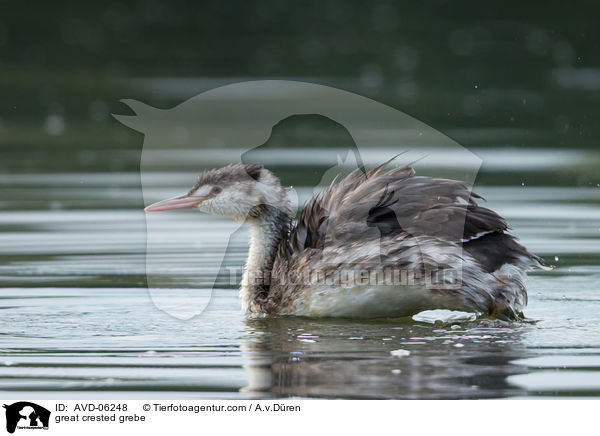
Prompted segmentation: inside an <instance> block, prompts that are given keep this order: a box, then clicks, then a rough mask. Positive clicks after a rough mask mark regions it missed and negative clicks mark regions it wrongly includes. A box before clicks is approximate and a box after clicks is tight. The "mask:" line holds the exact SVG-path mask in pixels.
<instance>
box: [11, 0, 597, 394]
mask: <svg viewBox="0 0 600 436" xmlns="http://www.w3.org/2000/svg"><path fill="white" fill-rule="evenodd" d="M597 9H598V7H597V6H594V5H591V4H590V5H585V7H580V6H578V5H573V4H570V3H569V4H564V2H558V1H552V2H546V3H545V4H544V5H540V4H538V3H535V2H534V3H530V4H525V3H523V2H519V3H514V4H511V3H510V2H508V3H507V2H502V3H497V4H492V3H489V2H484V3H479V4H475V3H473V2H469V3H464V4H461V3H460V2H447V1H432V2H426V3H418V4H417V3H407V2H370V3H365V2H359V1H355V0H351V1H343V2H342V1H337V0H336V1H331V2H327V3H326V4H324V3H323V2H317V1H309V2H302V3H293V2H269V1H259V2H242V1H229V2H193V3H190V2H183V1H170V2H161V1H155V0H144V1H139V2H135V3H132V4H125V3H112V2H108V3H105V2H98V3H96V4H91V3H89V2H88V3H82V2H74V1H58V2H42V1H37V2H27V3H25V2H23V3H18V2H13V3H11V4H10V6H9V7H5V8H3V10H2V14H0V395H2V396H4V397H11V398H15V397H20V398H24V399H29V400H30V399H32V398H39V397H44V396H46V397H51V398H59V397H60V398H81V397H83V396H87V397H90V398H91V397H94V398H97V397H106V398H115V397H119V398H147V397H179V398H180V397H184V396H186V397H193V398H249V397H262V396H267V397H269V396H295V397H306V396H310V397H318V396H325V397H351V398H358V397H361V398H362V397H368V398H490V397H494V398H497V397H525V396H559V397H560V396H596V397H597V396H599V395H600V328H599V327H600V325H599V323H600V310H599V309H600V243H599V242H600V187H599V184H600V174H599V171H598V168H600V157H599V155H598V143H599V138H600V124H599V123H598V122H597V116H596V113H597V108H598V102H599V101H600V100H599V97H600V51H598V49H597V47H598V41H599V40H600V30H599V27H598V25H597V19H596V17H597V16H598V10H597ZM267 78H271V79H291V80H301V81H307V82H314V83H319V84H325V85H330V86H334V87H337V88H341V89H344V90H347V91H350V92H354V93H357V94H360V95H364V96H367V97H370V98H373V99H376V100H378V101H381V102H383V103H385V104H388V105H390V106H392V107H394V108H396V109H397V110H399V111H403V112H405V113H407V114H409V115H411V116H414V117H416V118H417V119H419V120H421V121H423V122H424V123H426V124H428V125H430V126H431V127H432V128H434V129H436V130H438V131H440V132H442V133H444V134H446V135H448V136H449V137H451V138H452V139H454V140H455V141H457V142H458V143H460V144H461V145H463V146H465V147H467V148H469V149H471V150H472V151H473V152H475V153H476V154H478V155H479V156H480V157H481V158H482V159H483V167H482V170H481V171H480V172H479V174H478V176H477V186H476V189H477V191H478V192H480V193H482V194H483V195H484V196H485V197H486V198H487V199H488V206H489V207H491V208H493V209H497V210H498V211H499V212H500V213H502V214H504V215H505V216H506V217H507V218H508V220H509V223H510V225H511V226H512V228H513V231H514V233H515V234H516V235H517V236H519V237H520V238H521V241H522V242H523V243H524V244H525V245H526V246H528V247H529V248H530V249H531V250H532V251H534V252H536V253H538V254H540V255H542V256H543V257H544V258H545V259H546V261H547V263H548V264H552V265H555V266H556V268H555V269H554V271H552V272H537V273H534V274H533V275H531V277H530V281H529V284H528V288H529V295H530V300H529V306H528V308H527V310H526V315H527V316H528V317H529V318H530V319H531V320H532V322H528V323H518V324H504V323H501V322H497V321H496V322H491V321H486V320H480V321H476V322H460V323H452V322H446V323H440V324H437V325H431V324H427V323H424V322H415V321H412V320H395V321H389V322H367V321H362V322H356V321H351V320H345V321H344V320H339V321H316V320H301V319H296V320H294V319H269V320H247V319H245V318H244V317H243V316H242V315H241V313H240V303H239V301H238V300H237V295H236V294H237V293H236V290H235V287H234V286H227V287H222V288H219V289H217V290H215V292H214V293H213V298H212V299H211V302H210V305H209V307H208V309H207V310H206V311H205V312H203V313H202V314H201V315H200V316H198V317H196V318H194V319H193V320H189V321H181V320H177V319H175V318H173V317H171V316H169V315H168V314H165V313H163V312H161V311H159V310H158V309H157V308H156V307H155V306H154V304H153V303H152V300H151V296H150V294H149V292H148V290H147V280H146V268H145V249H146V236H147V234H146V223H145V217H144V214H143V212H142V208H143V200H142V186H141V178H140V173H139V168H140V156H141V150H142V143H143V137H142V135H141V134H139V133H137V132H134V131H133V130H131V129H128V128H126V127H124V126H123V125H121V124H119V123H118V122H116V121H115V120H114V119H113V118H112V117H111V115H110V114H111V113H117V114H131V111H130V110H129V109H128V108H127V107H126V106H125V105H123V104H122V103H119V100H120V99H136V100H140V101H143V102H146V103H148V104H150V105H152V106H155V107H159V108H163V109H165V108H171V107H174V106H176V105H178V104H180V103H181V102H183V101H185V100H187V99H188V98H190V97H193V96H195V95H197V94H198V93H200V92H203V91H205V90H208V89H211V88H214V87H216V86H220V85H224V84H227V83H234V82H239V81H243V80H256V79H267ZM319 123H320V121H319V120H312V122H311V123H308V124H303V121H302V120H299V121H298V120H297V124H296V125H294V124H293V123H291V124H290V125H288V130H286V131H283V132H282V133H281V132H280V133H281V135H279V136H277V135H275V136H274V138H273V141H272V143H271V144H270V145H271V146H272V148H271V149H270V151H269V152H268V153H269V156H270V157H269V159H270V160H269V164H268V166H269V168H272V169H274V170H275V171H276V173H277V174H278V175H279V176H280V177H282V179H283V180H284V181H285V183H286V184H289V185H294V187H295V188H296V190H297V192H298V194H299V196H300V197H301V198H306V196H307V195H309V194H310V193H311V190H312V188H313V187H314V186H315V185H316V183H317V182H318V176H319V174H320V173H319V171H320V170H323V169H324V168H326V167H327V166H328V165H329V164H330V163H331V162H329V164H327V165H322V164H321V167H320V168H319V163H318V160H319V159H320V158H322V157H323V156H324V154H325V150H324V147H335V146H342V147H343V146H347V145H348V144H347V139H348V138H347V134H344V133H343V132H341V133H340V132H339V131H337V133H336V132H335V131H334V130H332V129H331V126H327V125H323V124H319ZM325 124H326V123H325ZM247 145H248V144H243V143H240V144H239V147H241V148H243V147H245V146H247ZM403 145H404V144H398V150H395V152H401V151H403V148H402V147H403ZM431 145H435V144H431ZM171 146H172V144H165V147H166V148H169V147H171ZM204 146H205V144H198V146H197V147H195V148H194V150H195V151H196V152H197V153H199V154H196V155H195V156H197V157H198V158H194V159H190V158H189V156H188V155H186V154H185V152H182V151H181V150H179V151H177V152H176V151H174V150H172V148H170V149H168V150H165V151H164V153H163V154H162V155H161V154H158V155H157V156H158V157H157V159H158V161H159V162H162V161H163V160H164V161H168V162H169V163H170V166H169V167H168V168H164V169H163V170H161V172H157V173H156V174H154V176H155V178H154V180H156V182H155V183H153V184H151V185H150V186H144V195H146V196H147V197H148V198H155V199H161V198H163V197H164V196H166V195H168V194H169V193H170V191H171V190H172V189H175V188H177V189H180V188H182V187H186V188H187V187H188V186H189V183H190V181H193V179H194V177H195V176H196V174H197V173H198V172H199V171H200V170H201V169H202V168H203V167H204V166H213V165H214V166H217V165H220V164H222V163H225V162H226V161H227V159H225V157H228V158H231V159H234V160H237V158H239V151H238V150H232V149H227V150H223V149H216V150H214V149H213V150H205V149H204V148H203V147H204ZM282 147H285V150H284V151H282V150H281V148H282ZM291 149H294V150H295V154H292V153H291V151H290V150H291ZM317 151H318V152H317ZM361 151H364V152H365V155H364V156H363V157H364V158H365V160H366V161H368V163H370V164H376V163H379V162H380V161H381V159H380V156H379V154H378V153H377V150H375V149H373V150H371V149H369V150H361ZM292 156H293V157H292ZM329 161H331V159H329ZM431 173H433V174H435V173H436V169H435V168H432V169H431ZM196 218H197V217H196V215H194V214H190V213H186V212H182V213H175V214H173V215H170V216H168V217H165V218H164V220H165V221H164V225H163V224H161V227H160V228H159V230H160V232H161V235H162V236H163V237H164V238H166V240H169V241H172V242H171V245H170V246H169V249H170V250H171V253H170V255H169V257H168V262H166V265H167V267H168V268H171V267H173V268H178V270H177V271H178V273H177V276H179V275H181V273H182V272H183V273H189V274H192V275H193V274H197V273H198V272H197V271H198V265H201V266H202V267H203V268H207V269H208V270H211V269H215V268H219V266H220V264H219V262H216V261H215V260H214V257H215V256H214V254H215V253H214V252H213V251H211V249H203V250H190V249H189V248H190V247H189V246H187V247H183V245H182V244H183V243H184V242H185V241H189V240H190V238H192V240H194V239H193V238H194V237H197V238H198V240H202V239H203V238H210V242H211V244H212V247H213V248H214V249H215V250H216V249H217V248H219V247H221V246H222V245H221V244H227V240H228V237H229V231H230V228H229V227H228V226H229V224H227V223H224V222H222V221H220V220H216V219H214V220H206V221H204V222H205V223H207V226H203V225H199V224H198V221H195V219H196ZM170 222H171V223H173V224H174V225H171V226H170V225H169V224H170ZM186 232H188V233H189V235H188V233H186ZM244 232H245V230H242V231H241V232H240V233H239V236H240V238H239V239H236V241H235V243H234V244H233V245H232V253H233V254H234V255H233V256H232V258H231V262H232V263H234V264H237V265H239V264H241V263H242V262H243V258H244V253H245V250H246V247H245V245H244V242H243V241H244V239H245V238H244V237H245V233H244ZM192 233H193V234H192ZM174 276H175V275H174ZM200 291H202V290H200ZM172 298H173V301H174V302H175V303H176V302H178V301H180V302H185V300H184V295H177V294H176V293H174V294H173V295H172ZM399 349H402V350H406V351H408V352H410V354H409V355H407V356H404V357H394V356H392V355H391V354H390V352H391V351H393V350H399Z"/></svg>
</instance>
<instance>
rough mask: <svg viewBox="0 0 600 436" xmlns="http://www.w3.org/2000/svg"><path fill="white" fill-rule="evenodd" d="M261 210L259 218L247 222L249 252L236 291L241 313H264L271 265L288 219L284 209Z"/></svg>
mask: <svg viewBox="0 0 600 436" xmlns="http://www.w3.org/2000/svg"><path fill="white" fill-rule="evenodd" d="M261 208H264V210H263V211H262V213H261V214H260V216H259V218H255V219H252V220H250V250H249V252H248V260H247V261H246V268H245V270H244V276H243V278H242V286H241V291H240V295H241V297H242V306H243V308H244V311H245V312H257V313H263V312H266V311H267V309H266V306H267V303H268V300H269V290H270V284H271V274H272V270H273V263H274V262H275V258H276V256H277V251H278V249H279V247H280V245H281V244H282V243H284V241H285V239H286V238H287V236H288V232H289V228H290V223H291V220H292V216H291V211H289V210H288V208H285V209H279V208H275V207H270V206H262V207H261Z"/></svg>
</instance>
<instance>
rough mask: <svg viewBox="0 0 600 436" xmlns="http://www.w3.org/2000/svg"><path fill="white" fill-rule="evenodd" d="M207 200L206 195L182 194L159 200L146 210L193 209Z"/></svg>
mask: <svg viewBox="0 0 600 436" xmlns="http://www.w3.org/2000/svg"><path fill="white" fill-rule="evenodd" d="M204 200H206V197H195V196H193V195H192V196H188V195H181V196H179V197H174V198H169V199H168V200H163V201H159V202H158V203H154V204H151V205H150V206H148V207H146V208H145V209H144V211H146V212H163V211H165V210H174V209H191V208H193V207H196V206H198V205H199V204H200V203H202V202H203V201H204Z"/></svg>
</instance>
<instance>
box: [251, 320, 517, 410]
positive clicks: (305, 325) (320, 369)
mask: <svg viewBox="0 0 600 436" xmlns="http://www.w3.org/2000/svg"><path fill="white" fill-rule="evenodd" d="M247 325H248V326H249V327H250V328H252V333H253V334H252V336H251V340H249V341H248V342H247V343H246V344H244V345H243V347H242V350H243V351H244V352H246V353H247V354H248V357H249V358H250V362H249V363H248V364H247V365H245V368H247V369H248V370H249V373H250V383H249V385H248V387H247V388H246V390H247V391H250V392H254V391H258V392H264V393H269V394H271V395H276V396H294V397H297V396H298V397H307V396H310V397H345V398H407V399H417V398H447V399H456V398H489V397H505V396H513V395H521V394H523V392H524V391H523V390H522V389H520V388H519V387H517V386H513V385H510V384H508V383H507V382H506V377H507V376H509V375H514V374H520V373H522V372H525V370H524V369H523V368H521V367H518V366H515V365H511V363H510V362H511V361H512V360H514V359H518V358H520V357H523V356H525V355H527V350H526V349H525V347H524V346H523V344H522V343H521V328H519V327H516V328H515V327H514V326H507V325H501V324H500V323H493V322H479V323H474V324H465V325H461V324H452V325H450V324H447V325H435V326H429V325H423V324H417V323H414V322H412V321H411V320H403V321H401V320H398V321H395V322H394V321H381V322H370V323H367V322H353V321H350V320H348V321H317V320H304V319H285V318H274V319H252V320H248V321H247ZM399 350H401V351H400V352H399ZM396 356H398V357H396Z"/></svg>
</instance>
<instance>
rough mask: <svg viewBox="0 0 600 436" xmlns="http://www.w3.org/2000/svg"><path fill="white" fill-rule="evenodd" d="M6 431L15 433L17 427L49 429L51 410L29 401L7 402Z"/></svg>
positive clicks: (5, 406)
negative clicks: (8, 403)
mask: <svg viewBox="0 0 600 436" xmlns="http://www.w3.org/2000/svg"><path fill="white" fill-rule="evenodd" d="M4 408H5V409H6V431H8V432H9V433H14V432H15V430H16V429H19V430H21V429H26V430H38V429H43V430H47V429H48V424H49V421H50V411H49V410H48V409H46V408H44V407H42V406H39V405H37V404H35V403H30V402H29V401H19V402H17V403H13V404H10V405H7V404H5V405H4Z"/></svg>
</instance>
